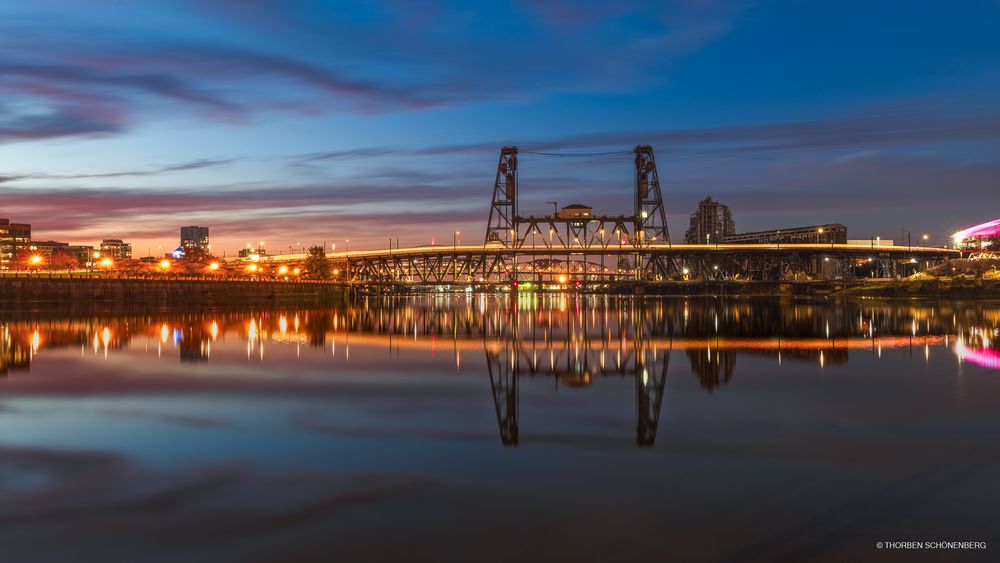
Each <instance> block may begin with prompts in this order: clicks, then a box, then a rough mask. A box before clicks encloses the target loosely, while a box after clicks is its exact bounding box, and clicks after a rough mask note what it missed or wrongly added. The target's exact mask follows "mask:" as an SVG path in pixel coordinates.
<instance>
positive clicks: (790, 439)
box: [0, 295, 1000, 562]
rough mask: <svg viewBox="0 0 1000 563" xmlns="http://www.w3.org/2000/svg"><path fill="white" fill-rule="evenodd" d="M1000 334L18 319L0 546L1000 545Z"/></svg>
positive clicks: (649, 306) (616, 554) (395, 310)
mask: <svg viewBox="0 0 1000 563" xmlns="http://www.w3.org/2000/svg"><path fill="white" fill-rule="evenodd" d="M998 327H1000V304H990V303H985V304H984V303H974V302H969V303H965V304H962V303H933V302H896V303H885V302H877V301H860V302H856V303H834V302H827V301H813V302H801V301H799V302H796V301H782V300H756V301H751V300H738V301H737V300H734V301H717V300H712V299H692V300H684V299H629V298H625V299H617V298H605V297H576V296H558V295H544V296H531V295H522V296H521V298H520V299H511V298H510V297H509V296H479V295H468V296H465V295H460V296H445V297H426V298H424V297H421V298H412V299H397V300H385V301H379V300H370V301H367V302H363V303H359V304H358V306H356V307H348V306H343V307H334V308H327V309H315V308H300V309H296V308H280V307H278V308H267V309H260V308H257V309H252V310H240V311H218V312H211V311H206V312H199V313H174V314H171V313H163V314H143V315H138V314H137V315H130V316H126V315H117V316H113V315H97V314H91V315H86V314H76V315H73V316H70V315H60V314H59V313H58V312H53V313H37V314H26V313H18V314H13V313H0V548H2V559H3V560H4V561H33V560H39V561H80V560H104V561H144V562H145V561H153V562H156V561H213V562H214V561H299V560H301V561H313V560H317V561H333V560H337V561H366V560H385V561H414V560H425V559H434V560H440V561H591V560H597V561H647V560H658V561H660V560H678V561H700V560H720V559H721V560H732V561H775V560H803V559H812V560H817V559H818V560H826V561H843V560H844V559H845V558H848V557H850V558H854V559H878V560H885V559H886V558H889V557H892V558H893V559H894V560H902V559H900V558H902V557H905V558H906V559H907V560H913V559H914V558H920V557H926V558H941V557H947V558H951V560H963V559H976V558H982V559H989V558H990V557H989V555H990V554H992V555H993V556H996V554H997V550H998V549H1000V517H998V510H997V506H1000V485H998V480H1000V448H998V446H1000V344H998V343H997V341H1000V330H998ZM883 540H886V541H897V540H924V541H929V540H977V541H987V542H991V543H990V545H989V548H988V550H987V552H937V553H933V552H921V553H915V552H909V553H896V554H887V553H885V552H884V551H883V552H879V551H878V550H876V549H875V547H874V546H875V543H876V542H877V541H883ZM993 560H996V559H993Z"/></svg>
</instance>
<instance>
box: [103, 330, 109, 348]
mask: <svg viewBox="0 0 1000 563" xmlns="http://www.w3.org/2000/svg"><path fill="white" fill-rule="evenodd" d="M101 342H103V343H104V347H105V348H107V347H108V343H109V342H111V329H109V328H108V327H104V330H102V331H101Z"/></svg>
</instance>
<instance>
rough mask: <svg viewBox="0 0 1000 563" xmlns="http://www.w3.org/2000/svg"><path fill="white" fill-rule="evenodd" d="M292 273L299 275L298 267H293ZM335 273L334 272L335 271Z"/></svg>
mask: <svg viewBox="0 0 1000 563" xmlns="http://www.w3.org/2000/svg"><path fill="white" fill-rule="evenodd" d="M292 273H293V274H295V275H296V276H297V275H299V269H298V268H295V269H294V270H292ZM335 273H336V271H335Z"/></svg>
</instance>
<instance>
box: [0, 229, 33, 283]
mask: <svg viewBox="0 0 1000 563" xmlns="http://www.w3.org/2000/svg"><path fill="white" fill-rule="evenodd" d="M30 244H31V225H29V224H26V223H11V222H10V219H0V270H9V269H10V267H11V263H12V262H13V261H14V260H15V258H16V257H17V253H18V252H19V251H20V250H24V249H27V248H28V246H29V245H30Z"/></svg>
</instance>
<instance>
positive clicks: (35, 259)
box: [28, 254, 42, 264]
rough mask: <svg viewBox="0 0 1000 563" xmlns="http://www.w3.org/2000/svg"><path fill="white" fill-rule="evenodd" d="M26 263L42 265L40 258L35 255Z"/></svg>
mask: <svg viewBox="0 0 1000 563" xmlns="http://www.w3.org/2000/svg"><path fill="white" fill-rule="evenodd" d="M28 261H29V262H31V263H32V264H41V263H42V257H41V256H39V255H37V254H36V255H34V256H32V257H31V258H29V259H28Z"/></svg>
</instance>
